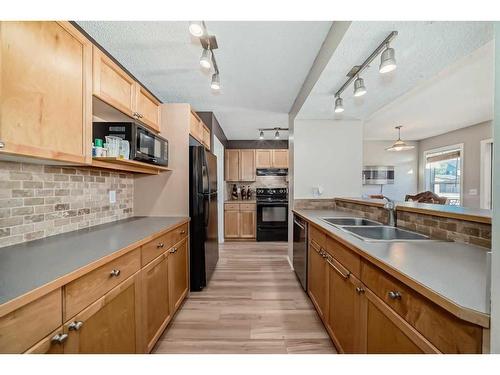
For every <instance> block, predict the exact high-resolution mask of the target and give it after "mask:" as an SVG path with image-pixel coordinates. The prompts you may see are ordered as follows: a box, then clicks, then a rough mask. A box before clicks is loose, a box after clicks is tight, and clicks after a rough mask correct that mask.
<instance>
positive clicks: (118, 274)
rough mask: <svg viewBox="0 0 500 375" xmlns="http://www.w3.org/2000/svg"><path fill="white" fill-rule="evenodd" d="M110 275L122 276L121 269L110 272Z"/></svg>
mask: <svg viewBox="0 0 500 375" xmlns="http://www.w3.org/2000/svg"><path fill="white" fill-rule="evenodd" d="M109 275H110V276H112V277H117V276H120V270H112V271H111V272H110V273H109Z"/></svg>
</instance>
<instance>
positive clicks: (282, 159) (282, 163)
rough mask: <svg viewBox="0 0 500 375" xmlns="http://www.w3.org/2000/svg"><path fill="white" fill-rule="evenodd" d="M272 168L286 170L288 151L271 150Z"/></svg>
mask: <svg viewBox="0 0 500 375" xmlns="http://www.w3.org/2000/svg"><path fill="white" fill-rule="evenodd" d="M273 168H288V150H273Z"/></svg>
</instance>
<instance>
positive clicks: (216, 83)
mask: <svg viewBox="0 0 500 375" xmlns="http://www.w3.org/2000/svg"><path fill="white" fill-rule="evenodd" d="M210 87H211V88H212V90H215V91H218V90H220V76H219V73H214V74H212V82H211V83H210Z"/></svg>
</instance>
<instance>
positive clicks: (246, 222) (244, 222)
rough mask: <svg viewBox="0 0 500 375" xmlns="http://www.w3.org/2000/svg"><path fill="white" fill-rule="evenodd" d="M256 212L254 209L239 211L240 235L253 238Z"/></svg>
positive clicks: (255, 227)
mask: <svg viewBox="0 0 500 375" xmlns="http://www.w3.org/2000/svg"><path fill="white" fill-rule="evenodd" d="M256 217H257V214H256V212H255V210H242V211H240V237H241V238H255V236H256V234H257V224H256Z"/></svg>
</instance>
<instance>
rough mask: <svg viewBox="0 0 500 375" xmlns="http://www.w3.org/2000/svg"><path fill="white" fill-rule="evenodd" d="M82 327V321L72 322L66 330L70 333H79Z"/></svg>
mask: <svg viewBox="0 0 500 375" xmlns="http://www.w3.org/2000/svg"><path fill="white" fill-rule="evenodd" d="M82 326H83V322H82V321H76V320H75V321H74V322H71V323H70V324H69V326H68V330H70V331H79V330H80V328H82Z"/></svg>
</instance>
